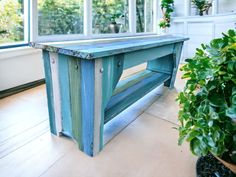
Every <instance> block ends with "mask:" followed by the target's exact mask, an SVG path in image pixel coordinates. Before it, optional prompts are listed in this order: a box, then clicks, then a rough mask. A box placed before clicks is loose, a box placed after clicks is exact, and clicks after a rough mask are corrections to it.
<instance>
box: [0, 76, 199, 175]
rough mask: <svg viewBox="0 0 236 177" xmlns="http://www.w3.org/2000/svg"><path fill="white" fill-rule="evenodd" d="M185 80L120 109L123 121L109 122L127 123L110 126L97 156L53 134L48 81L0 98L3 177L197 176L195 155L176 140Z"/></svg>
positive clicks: (0, 170)
mask: <svg viewBox="0 0 236 177" xmlns="http://www.w3.org/2000/svg"><path fill="white" fill-rule="evenodd" d="M178 77H179V76H178ZM182 85H183V83H182V81H180V80H179V79H177V83H176V88H175V89H173V90H171V91H170V90H168V89H167V88H165V87H163V86H161V87H159V88H158V89H156V90H154V91H153V92H152V93H150V94H149V95H147V96H146V97H144V98H143V99H142V100H140V101H139V102H138V103H137V104H136V103H135V105H134V106H133V107H132V108H130V109H129V110H127V111H126V112H124V113H122V114H121V115H120V117H121V119H120V120H122V119H123V120H124V121H123V120H122V121H117V122H118V123H117V122H116V123H114V124H113V125H110V126H111V127H112V126H113V127H116V128H117V127H119V126H120V125H122V123H123V122H125V121H126V123H125V124H123V125H122V128H119V129H117V130H116V132H115V133H114V132H111V131H110V130H109V127H108V128H107V130H106V132H104V133H106V135H105V137H106V139H107V140H106V142H108V143H107V144H106V146H105V148H104V150H103V151H102V152H101V153H99V155H98V156H96V157H94V158H91V157H88V156H86V155H85V154H83V153H82V152H80V151H79V150H78V149H77V147H76V144H75V143H74V142H73V141H72V140H70V139H68V138H65V137H55V136H53V135H51V134H50V132H49V126H48V125H49V123H48V113H47V102H46V93H45V85H42V86H39V87H36V88H34V89H30V90H28V91H25V92H22V93H19V94H16V95H13V96H10V97H7V98H5V99H2V100H0V177H13V176H14V177H38V176H42V177H58V176H60V177H193V176H195V163H196V158H195V157H193V156H192V155H191V153H190V152H189V148H188V145H186V144H185V145H184V146H182V147H179V146H178V145H177V138H178V132H177V131H176V130H175V129H173V127H176V123H177V112H178V105H177V103H176V102H175V97H176V95H177V93H178V91H179V90H180V89H181V88H182ZM134 118H135V119H134ZM127 120H130V121H129V122H128V121H127ZM119 122H120V123H119ZM127 125H128V126H127ZM121 130H122V131H121ZM117 133H118V134H117ZM114 134H117V135H116V136H113V135H114Z"/></svg>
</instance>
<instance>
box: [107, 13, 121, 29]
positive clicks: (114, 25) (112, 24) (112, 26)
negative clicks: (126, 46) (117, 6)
mask: <svg viewBox="0 0 236 177" xmlns="http://www.w3.org/2000/svg"><path fill="white" fill-rule="evenodd" d="M121 17H122V15H121V13H116V14H112V15H111V17H110V19H111V22H110V25H109V28H110V30H111V32H112V33H119V31H120V24H119V23H117V22H116V19H119V18H121Z"/></svg>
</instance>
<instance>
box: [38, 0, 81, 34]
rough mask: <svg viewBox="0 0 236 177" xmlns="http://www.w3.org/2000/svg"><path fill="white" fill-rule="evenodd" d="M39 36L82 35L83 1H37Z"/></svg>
mask: <svg viewBox="0 0 236 177" xmlns="http://www.w3.org/2000/svg"><path fill="white" fill-rule="evenodd" d="M38 30H39V35H40V36H42V35H56V34H82V33H83V0H70V1H68V0H38Z"/></svg>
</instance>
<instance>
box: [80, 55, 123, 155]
mask: <svg viewBox="0 0 236 177" xmlns="http://www.w3.org/2000/svg"><path fill="white" fill-rule="evenodd" d="M122 71H123V60H122V56H115V57H109V58H103V59H97V60H95V61H94V60H93V61H89V60H82V61H81V75H82V77H81V78H82V79H81V84H82V85H81V89H82V90H81V93H82V98H81V99H82V144H83V151H84V152H85V153H86V154H88V155H90V156H94V155H96V154H97V153H98V152H100V151H101V150H102V148H103V127H104V111H105V107H106V105H107V103H108V101H109V100H110V98H111V96H112V93H113V91H114V89H115V87H116V85H117V83H118V81H119V78H120V77H121V74H122Z"/></svg>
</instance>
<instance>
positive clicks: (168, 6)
mask: <svg viewBox="0 0 236 177" xmlns="http://www.w3.org/2000/svg"><path fill="white" fill-rule="evenodd" d="M173 11H174V0H162V1H161V12H162V16H163V17H162V19H161V20H160V23H159V26H160V28H162V29H164V30H166V29H167V28H169V27H170V17H171V13H172V12H173Z"/></svg>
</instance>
